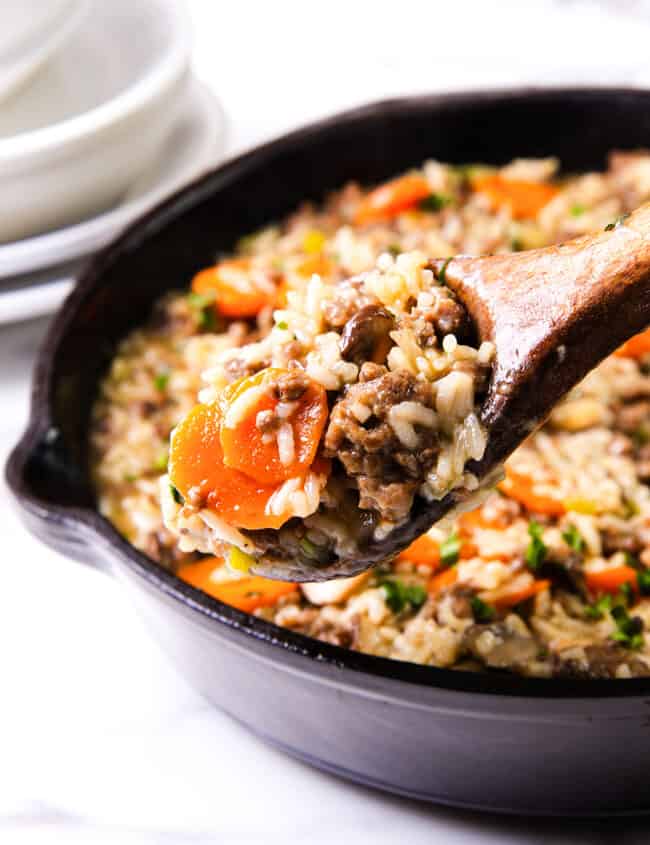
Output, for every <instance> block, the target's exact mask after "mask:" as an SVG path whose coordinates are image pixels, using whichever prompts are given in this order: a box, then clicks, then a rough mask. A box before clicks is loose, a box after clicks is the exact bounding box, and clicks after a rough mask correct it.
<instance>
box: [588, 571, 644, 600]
mask: <svg viewBox="0 0 650 845" xmlns="http://www.w3.org/2000/svg"><path fill="white" fill-rule="evenodd" d="M585 582H586V584H587V587H588V589H589V590H591V592H592V593H595V594H596V595H598V594H599V593H617V592H618V591H619V590H620V589H621V587H622V586H623V585H624V584H629V585H630V586H631V587H632V589H633V590H635V591H637V590H638V581H637V577H636V569H633V568H632V567H631V566H615V567H613V568H612V569H601V570H599V571H597V572H585Z"/></svg>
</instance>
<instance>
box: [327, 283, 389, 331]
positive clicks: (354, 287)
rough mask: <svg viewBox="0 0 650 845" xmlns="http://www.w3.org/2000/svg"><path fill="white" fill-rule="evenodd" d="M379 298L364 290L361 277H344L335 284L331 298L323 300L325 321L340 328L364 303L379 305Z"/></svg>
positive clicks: (332, 326)
mask: <svg viewBox="0 0 650 845" xmlns="http://www.w3.org/2000/svg"><path fill="white" fill-rule="evenodd" d="M379 304H380V303H379V300H378V299H376V298H375V297H374V296H371V295H370V294H368V293H366V292H364V290H363V279H360V278H359V279H358V278H353V279H346V280H345V281H343V282H341V283H340V284H338V285H337V286H336V295H335V297H334V298H333V299H329V300H326V301H325V302H323V306H322V311H323V317H324V319H325V322H326V323H327V324H328V325H329V326H330V327H331V328H333V329H341V328H343V326H344V325H345V324H346V323H347V322H348V320H350V319H351V318H352V317H354V315H355V314H357V313H358V312H359V311H360V310H361V309H362V308H365V306H366V305H379Z"/></svg>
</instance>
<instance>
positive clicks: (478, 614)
mask: <svg viewBox="0 0 650 845" xmlns="http://www.w3.org/2000/svg"><path fill="white" fill-rule="evenodd" d="M470 605H471V607H472V613H473V614H474V621H475V622H478V623H480V624H485V623H486V622H491V621H492V620H493V619H494V617H495V615H496V610H495V609H494V608H493V607H492V605H490V604H487V603H486V602H484V601H483V600H482V599H480V598H479V597H478V596H474V598H473V599H471V601H470Z"/></svg>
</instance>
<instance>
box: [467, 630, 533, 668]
mask: <svg viewBox="0 0 650 845" xmlns="http://www.w3.org/2000/svg"><path fill="white" fill-rule="evenodd" d="M463 645H464V647H465V649H466V651H467V652H469V654H470V655H472V657H475V658H477V659H478V660H480V661H481V662H482V663H483V664H484V665H486V666H490V667H491V668H493V669H516V668H518V667H522V666H525V665H526V664H527V663H529V662H530V661H532V660H536V659H537V657H538V656H539V653H540V651H541V647H540V644H539V642H538V641H537V640H536V639H535V638H534V637H532V636H524V635H522V634H520V633H517V632H516V631H513V630H512V628H509V627H508V625H506V624H505V623H504V622H495V623H493V624H490V625H471V626H470V627H469V628H468V629H467V630H466V631H465V635H464V638H463Z"/></svg>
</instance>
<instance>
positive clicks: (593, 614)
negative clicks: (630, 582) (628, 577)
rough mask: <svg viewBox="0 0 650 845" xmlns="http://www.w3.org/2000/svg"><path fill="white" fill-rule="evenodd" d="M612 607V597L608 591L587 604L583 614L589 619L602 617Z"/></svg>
mask: <svg viewBox="0 0 650 845" xmlns="http://www.w3.org/2000/svg"><path fill="white" fill-rule="evenodd" d="M611 609H612V597H611V596H610V595H609V593H605V595H603V596H601V597H600V598H599V599H597V600H596V601H595V602H594V603H593V604H590V605H587V607H586V608H585V614H586V616H588V617H589V619H602V618H603V616H604V615H605V614H606V613H607V612H608V611H610V610H611Z"/></svg>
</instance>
